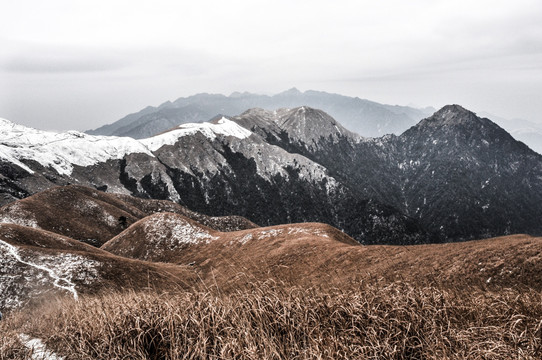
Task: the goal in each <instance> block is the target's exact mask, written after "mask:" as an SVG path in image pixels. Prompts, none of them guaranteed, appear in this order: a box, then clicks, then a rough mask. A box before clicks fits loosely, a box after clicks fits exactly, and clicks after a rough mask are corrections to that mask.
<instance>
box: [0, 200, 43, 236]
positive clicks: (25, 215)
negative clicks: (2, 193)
mask: <svg viewBox="0 0 542 360" xmlns="http://www.w3.org/2000/svg"><path fill="white" fill-rule="evenodd" d="M0 223H6V224H15V225H21V226H28V227H31V228H35V229H39V226H38V222H37V221H36V219H35V218H34V214H32V213H31V212H29V211H26V210H24V209H23V208H22V207H21V205H20V203H17V202H15V203H12V204H9V205H7V207H6V208H5V209H4V212H3V214H2V216H0Z"/></svg>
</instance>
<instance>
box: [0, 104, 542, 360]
mask: <svg viewBox="0 0 542 360" xmlns="http://www.w3.org/2000/svg"><path fill="white" fill-rule="evenodd" d="M0 161H1V163H0V171H1V175H0V191H1V196H2V197H1V199H2V205H3V206H2V207H1V208H0V311H1V312H2V313H3V314H4V316H5V319H4V320H2V321H0V331H1V332H2V333H3V334H4V336H0V350H1V351H0V359H3V358H4V357H5V358H15V359H18V358H28V357H32V356H33V355H32V350H31V349H30V348H29V346H28V343H29V342H28V341H25V340H24V339H28V335H27V334H29V335H30V336H31V337H35V338H37V339H44V342H45V344H46V345H47V346H48V347H49V348H51V349H53V350H54V351H55V352H57V353H58V356H59V357H60V356H64V357H66V358H70V359H71V358H75V359H78V358H81V359H84V358H120V356H128V357H129V358H148V359H177V358H200V359H203V358H243V359H244V358H247V359H253V358H261V357H262V356H263V357H264V358H277V359H286V358H300V359H301V358H314V357H318V356H320V358H321V357H322V354H326V355H325V356H324V358H344V359H348V358H367V357H368V358H390V359H392V358H393V359H408V358H435V359H436V358H453V356H454V354H460V355H461V356H460V357H458V358H465V359H467V358H468V359H478V358H495V359H506V358H510V356H515V355H518V354H527V356H526V357H524V358H528V359H535V358H537V356H538V355H539V354H540V349H541V348H542V344H541V343H540V336H539V333H540V331H541V324H542V322H541V319H542V318H541V314H542V309H541V308H540V304H541V303H542V302H540V301H539V300H540V293H541V291H542V281H541V278H540V274H541V273H542V237H540V236H541V235H542V221H540V220H541V214H542V156H541V155H540V154H538V153H536V152H534V151H533V150H531V149H530V148H529V147H528V146H526V145H525V144H523V143H521V142H519V141H517V140H515V139H514V138H513V137H512V136H511V135H510V134H508V133H507V132H506V131H505V130H503V129H502V128H501V127H499V126H498V125H496V124H495V123H493V122H492V121H490V120H488V119H486V118H481V117H478V116H477V115H476V114H474V113H473V112H470V111H469V110H467V109H464V108H463V107H461V106H459V105H449V106H445V107H444V108H442V109H440V110H438V111H436V112H435V113H434V114H433V115H431V116H428V117H426V118H425V119H423V120H421V121H420V122H418V123H417V124H415V125H413V126H412V127H410V128H409V129H408V130H406V131H404V132H403V133H402V134H400V135H385V136H382V137H377V138H371V137H363V136H361V135H359V134H356V133H354V132H352V131H349V130H347V129H346V128H345V127H343V126H342V125H341V124H340V123H339V122H338V121H337V120H335V119H334V118H333V117H331V116H330V115H328V114H327V113H325V112H323V111H321V110H318V109H314V108H310V107H307V106H302V107H297V108H292V109H288V108H281V109H277V110H264V109H261V108H253V109H249V110H247V111H244V112H242V113H241V114H239V115H237V116H230V117H224V116H218V117H217V118H215V119H214V120H213V121H210V122H205V123H189V124H182V125H179V126H176V127H173V128H171V129H169V130H167V131H164V132H161V133H159V134H157V135H154V136H152V137H148V138H145V139H134V138H130V137H115V136H101V135H89V134H85V133H80V132H76V131H69V132H65V133H53V132H45V131H41V130H36V129H32V128H27V127H24V126H21V125H17V124H14V123H11V122H9V121H7V120H2V121H1V122H0ZM503 304H506V306H507V307H506V309H504V308H503V306H504V305H503ZM285 314H286V315H285ZM292 319H296V320H295V321H293V320H292ZM83 324H84V325H83ZM310 334H316V335H315V336H314V337H313V336H311V335H310ZM25 344H26V345H25ZM236 354H237V355H239V354H241V355H239V356H237V355H236ZM262 354H264V355H262ZM55 356H56V355H55ZM518 356H519V355H518ZM519 358H522V357H521V356H519Z"/></svg>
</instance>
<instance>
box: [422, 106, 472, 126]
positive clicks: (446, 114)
mask: <svg viewBox="0 0 542 360" xmlns="http://www.w3.org/2000/svg"><path fill="white" fill-rule="evenodd" d="M432 117H433V118H435V119H436V120H440V121H441V122H444V123H445V124H452V123H458V122H460V123H462V122H466V121H472V120H475V119H478V117H477V116H476V114H475V113H473V112H472V111H469V110H467V109H465V108H464V107H462V106H461V105H457V104H453V105H446V106H444V107H443V108H442V109H440V110H439V111H437V112H436V113H435V114H434V115H433V116H432Z"/></svg>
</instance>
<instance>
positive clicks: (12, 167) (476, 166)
mask: <svg viewBox="0 0 542 360" xmlns="http://www.w3.org/2000/svg"><path fill="white" fill-rule="evenodd" d="M3 124H4V125H3V126H4V127H5V128H11V129H13V128H14V127H16V126H15V125H12V124H11V125H10V124H9V123H8V122H4V123H3ZM18 131H19V133H24V131H23V130H18ZM32 131H34V130H32ZM32 131H30V130H29V131H28V133H29V134H31V133H32ZM11 133H12V132H10V131H8V130H6V131H4V134H8V135H4V136H6V140H2V141H1V146H0V155H1V156H0V157H1V158H2V159H3V163H2V166H1V167H0V169H2V177H1V178H0V182H1V184H2V191H3V192H4V198H5V201H6V202H8V201H10V200H13V199H14V198H21V197H24V196H27V195H30V194H32V193H34V192H37V191H40V190H42V189H45V188H48V187H51V186H53V185H62V184H67V183H77V184H82V185H86V186H91V187H94V188H97V189H101V190H106V191H108V192H115V193H123V194H133V195H136V196H138V197H143V198H153V199H169V200H172V201H175V202H177V203H179V204H181V205H184V206H187V207H188V208H191V209H193V210H195V211H197V212H200V213H204V214H208V215H212V216H222V215H231V214H237V215H240V216H244V217H246V218H248V219H249V220H251V221H253V222H254V223H257V224H259V225H262V226H269V225H277V224H282V223H295V222H311V221H317V222H325V223H328V224H330V225H332V226H335V227H337V228H339V229H341V230H344V231H345V232H346V233H347V234H349V235H351V236H352V237H353V238H355V239H356V240H357V241H360V242H362V243H366V244H374V243H387V244H413V243H424V242H428V241H432V242H440V241H457V240H468V239H476V238H485V237H491V236H499V235H506V234H511V233H530V234H532V235H539V234H542V225H540V224H541V222H540V218H539V215H538V214H541V213H542V205H541V204H542V198H541V197H542V157H541V156H540V155H539V154H537V153H535V152H533V151H531V150H530V149H529V148H528V147H527V146H525V145H524V144H522V143H520V142H518V141H516V140H514V139H513V138H512V137H511V136H510V135H509V134H508V133H507V132H506V131H504V130H503V129H501V128H500V127H499V126H497V125H496V124H495V123H493V122H491V121H490V120H488V119H483V118H479V117H477V116H476V115H475V114H474V113H472V112H470V111H468V110H466V109H463V108H462V107H460V106H458V105H450V106H446V107H444V108H443V109H441V110H439V111H438V112H436V113H435V114H434V115H433V116H431V117H429V118H426V119H424V120H422V121H421V122H419V123H418V124H417V125H415V126H413V127H411V128H410V129H409V130H407V131H405V132H404V133H403V134H401V135H399V136H395V135H388V136H384V137H381V138H363V137H360V136H358V135H356V134H355V133H352V132H350V131H348V130H346V129H345V128H344V127H343V126H341V125H340V124H339V123H338V122H337V121H336V120H335V119H333V118H332V117H330V116H329V115H328V114H326V113H324V112H323V111H321V110H316V109H312V108H309V107H306V106H304V107H300V108H296V109H291V110H287V109H282V110H276V111H267V110H263V109H251V110H248V111H246V112H244V113H243V114H241V115H239V116H236V117H232V118H230V119H227V118H224V117H219V118H217V119H216V120H215V121H213V122H210V123H203V124H184V125H181V126H179V127H176V128H173V129H171V130H170V131H167V132H164V133H162V134H160V135H157V136H154V137H151V138H147V139H143V140H139V141H138V140H134V139H129V138H110V137H95V136H91V135H85V134H83V135H80V136H79V135H78V137H77V141H78V142H81V145H80V146H75V147H73V148H71V147H69V146H68V145H67V144H68V143H69V141H71V140H72V139H73V137H74V136H75V134H74V133H66V134H55V135H51V134H45V135H44V136H42V137H41V138H40V140H39V141H37V140H33V139H30V140H28V138H27V137H26V138H25V137H24V136H22V135H21V136H20V137H22V138H23V139H24V141H21V142H17V141H18V140H17V137H14V136H11V135H9V134H11ZM33 136H34V137H39V136H38V135H33ZM117 139H118V140H117ZM33 141H37V145H36V146H34V145H33V144H32V142H33ZM117 141H118V142H119V143H121V144H123V145H122V146H120V145H119V146H117V145H114V144H116V142H117ZM82 144H86V145H82ZM94 148H95V149H96V152H97V153H98V154H97V155H96V154H94V153H92V152H93V151H94ZM128 149H132V150H128ZM38 150H39V151H38ZM38 152H39V153H38ZM89 152H91V153H90V154H88V153H89ZM98 156H101V158H100V159H99V160H92V163H90V164H86V163H84V162H82V161H81V160H79V159H81V158H88V159H98ZM85 161H86V160H85ZM132 220H134V221H135V220H136V219H135V218H134V219H132V218H130V221H132Z"/></svg>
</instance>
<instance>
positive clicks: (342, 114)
mask: <svg viewBox="0 0 542 360" xmlns="http://www.w3.org/2000/svg"><path fill="white" fill-rule="evenodd" d="M300 106H309V107H312V108H317V109H321V110H323V111H325V112H327V113H328V114H330V115H331V116H332V117H334V118H335V119H336V120H337V121H339V122H340V123H341V124H342V125H343V126H345V127H346V128H347V129H349V130H350V131H353V132H356V133H358V134H360V135H362V136H365V137H374V136H382V135H385V134H391V133H394V134H400V133H401V132H403V131H404V130H406V129H408V128H409V127H410V126H412V125H414V124H415V123H416V122H418V121H419V120H421V119H422V118H424V117H426V116H429V115H430V114H432V113H433V112H434V109H432V108H424V109H416V108H413V107H408V106H398V105H384V104H379V103H377V102H373V101H369V100H365V99H360V98H357V97H355V98H354V97H349V96H343V95H338V94H330V93H327V92H322V91H313V90H308V91H305V92H301V91H299V90H297V89H296V88H292V89H290V90H287V91H284V92H282V93H279V94H276V95H273V96H266V95H257V94H251V93H248V92H244V93H238V92H236V93H232V94H231V95H230V96H224V95H217V94H197V95H193V96H189V97H186V98H179V99H177V100H175V101H173V102H170V101H168V102H165V103H163V104H162V105H160V106H158V107H156V108H154V107H146V108H145V109H143V110H141V111H140V112H138V113H134V114H130V115H128V116H126V117H124V118H122V119H120V120H118V121H117V122H115V123H113V124H109V125H104V126H102V127H100V128H98V129H95V130H89V131H87V133H88V134H91V135H116V136H130V137H133V138H136V139H141V138H145V137H149V136H152V135H155V134H158V133H160V132H162V131H165V130H168V129H169V128H171V127H173V126H176V125H179V124H183V123H188V122H204V121H208V120H209V119H211V118H212V117H213V116H216V115H217V114H225V115H229V116H234V115H238V114H241V113H242V112H244V111H245V110H247V109H250V108H263V109H266V110H275V109H279V108H296V107H300Z"/></svg>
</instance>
